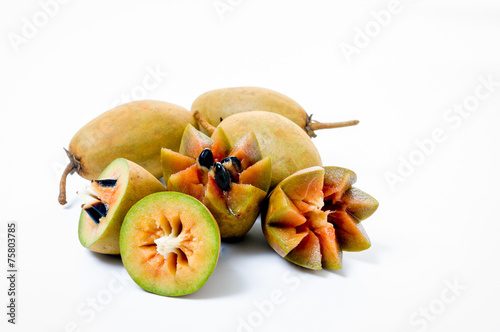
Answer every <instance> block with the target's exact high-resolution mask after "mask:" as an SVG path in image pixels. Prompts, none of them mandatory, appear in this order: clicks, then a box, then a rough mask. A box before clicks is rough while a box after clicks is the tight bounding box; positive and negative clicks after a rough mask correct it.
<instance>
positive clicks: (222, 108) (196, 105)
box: [191, 87, 309, 133]
mask: <svg viewBox="0 0 500 332" xmlns="http://www.w3.org/2000/svg"><path fill="white" fill-rule="evenodd" d="M196 110H197V111H199V112H200V113H201V114H202V116H203V117H204V118H205V119H206V120H207V121H208V122H209V123H210V124H211V125H213V126H214V127H217V126H218V125H219V123H220V122H221V121H220V118H223V119H225V118H227V117H229V116H230V115H232V114H236V113H242V112H249V111H256V110H262V111H267V112H271V113H276V114H279V115H282V116H284V117H286V118H287V119H289V120H291V121H293V122H294V123H296V124H297V125H298V126H299V127H301V128H303V129H304V130H305V128H306V125H307V123H308V118H309V116H308V115H307V113H306V111H305V110H304V109H303V108H302V106H300V105H299V104H298V103H297V102H295V101H294V100H293V99H291V98H289V97H287V96H285V95H283V94H281V93H278V92H276V91H273V90H269V89H264V88H258V87H238V88H226V89H217V90H212V91H208V92H206V93H204V94H202V95H201V96H199V97H198V98H196V100H195V101H194V102H193V105H192V106H191V111H193V112H194V111H196ZM200 129H201V130H202V131H204V129H203V128H202V127H201V126H200ZM205 133H206V132H205Z"/></svg>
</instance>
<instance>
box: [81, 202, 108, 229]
mask: <svg viewBox="0 0 500 332" xmlns="http://www.w3.org/2000/svg"><path fill="white" fill-rule="evenodd" d="M84 210H85V212H87V214H88V215H89V217H90V218H92V220H93V221H94V222H95V223H96V224H97V225H99V219H101V218H102V217H106V215H107V214H108V207H107V206H106V204H104V203H102V202H96V203H94V204H92V205H91V206H90V207H88V208H86V209H84Z"/></svg>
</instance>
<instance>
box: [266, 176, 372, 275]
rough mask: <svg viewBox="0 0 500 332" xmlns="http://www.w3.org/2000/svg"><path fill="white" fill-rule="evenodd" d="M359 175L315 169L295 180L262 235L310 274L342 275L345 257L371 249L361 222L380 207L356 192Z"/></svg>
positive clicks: (277, 192) (273, 205)
mask: <svg viewBox="0 0 500 332" xmlns="http://www.w3.org/2000/svg"><path fill="white" fill-rule="evenodd" d="M354 182H356V174H355V173H354V172H353V171H350V170H348V169H345V168H340V167H325V168H322V167H311V168H308V169H303V170H301V171H298V172H297V173H295V174H293V175H291V176H289V177H288V178H286V179H285V180H283V182H281V183H280V184H279V185H278V186H277V187H276V188H275V189H274V191H273V192H272V194H271V195H270V197H269V202H268V206H267V207H265V208H264V210H263V213H262V220H263V222H262V230H263V232H264V235H265V237H266V239H267V241H268V242H269V244H270V245H271V247H272V248H273V249H274V250H275V251H276V252H277V253H278V254H279V255H280V256H281V257H285V258H286V259H287V260H288V261H290V262H292V263H294V264H297V265H300V266H302V267H305V268H309V269H317V270H318V269H321V268H322V267H323V268H327V269H340V268H341V267H342V251H361V250H365V249H368V248H369V247H370V245H371V244H370V240H369V238H368V235H366V232H365V230H364V229H363V226H362V225H361V223H360V222H361V221H362V220H364V219H366V218H368V217H369V216H371V215H372V214H373V213H374V212H375V210H377V208H378V202H377V200H375V199H374V198H373V197H372V196H370V195H368V194H367V193H365V192H363V191H361V190H359V189H357V188H354V187H352V184H353V183H354Z"/></svg>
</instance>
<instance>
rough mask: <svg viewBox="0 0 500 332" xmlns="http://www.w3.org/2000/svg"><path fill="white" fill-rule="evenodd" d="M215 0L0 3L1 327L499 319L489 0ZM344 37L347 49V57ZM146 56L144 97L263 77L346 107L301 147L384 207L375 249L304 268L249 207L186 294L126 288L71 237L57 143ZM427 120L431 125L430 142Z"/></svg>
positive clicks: (399, 325) (335, 327)
mask: <svg viewBox="0 0 500 332" xmlns="http://www.w3.org/2000/svg"><path fill="white" fill-rule="evenodd" d="M46 1H47V0H45V1H42V2H43V3H45V2H46ZM214 3H216V2H215V1H214V0H205V1H201V0H200V1H180V0H179V1H166V0H161V1H160V0H157V1H154V0H146V1H140V2H139V1H123V0H121V1H118V0H114V1H105V2H103V1H67V3H64V4H62V3H61V4H59V5H58V7H57V10H55V9H54V8H52V10H53V13H52V17H50V18H48V20H46V21H45V20H44V19H45V18H47V17H48V16H47V14H44V11H43V9H42V7H41V5H40V4H39V2H38V1H35V0H30V1H16V2H12V1H9V2H7V1H2V4H1V8H0V22H2V23H1V31H0V37H1V38H0V43H1V50H2V52H1V54H0V56H1V58H0V60H1V61H0V84H1V94H0V96H1V108H0V112H1V120H0V148H1V154H0V160H1V162H0V171H1V173H0V175H1V178H0V179H1V180H0V183H1V187H0V188H1V192H0V195H1V196H0V204H1V206H0V211H1V217H0V220H1V225H0V227H1V229H0V235H1V238H0V239H1V241H2V245H1V248H2V249H1V252H2V254H1V256H2V257H3V258H1V261H2V264H1V266H2V270H4V271H5V270H6V265H5V260H6V259H5V256H6V253H5V250H6V249H5V248H6V245H5V243H6V240H5V236H6V235H5V234H6V224H7V222H8V221H12V220H13V221H16V222H17V223H18V228H19V233H18V237H19V239H18V243H19V259H18V264H19V271H20V274H19V279H18V289H19V296H18V304H19V307H18V325H16V326H15V327H13V326H11V325H8V324H7V323H6V318H7V316H6V315H5V311H6V308H5V307H4V305H3V304H4V303H6V301H7V295H6V291H7V284H6V279H5V278H4V277H2V278H1V280H2V282H1V283H0V286H1V287H2V288H1V289H0V294H1V295H0V303H2V308H4V309H2V310H1V315H0V317H2V318H1V320H2V322H1V324H2V325H1V326H2V330H4V326H8V331H72V330H78V331H108V330H110V329H113V331H132V330H137V331H146V330H152V329H157V330H159V331H167V330H168V331H201V330H206V331H238V330H239V331H252V330H253V331H287V330H288V331H295V330H300V329H303V330H307V331H316V330H319V329H322V330H327V331H366V330H368V329H370V330H372V331H424V330H427V331H445V330H446V331H472V330H477V331H498V330H500V319H499V318H498V312H499V309H500V305H499V300H498V299H499V297H500V287H499V279H500V269H499V267H498V253H499V250H498V239H499V235H500V225H499V221H500V220H499V217H498V214H497V212H498V207H499V203H498V201H499V198H500V195H499V194H498V190H499V187H500V179H499V175H498V173H499V169H500V159H499V152H498V151H499V149H498V141H499V138H500V135H499V129H498V127H499V126H498V124H499V120H500V115H499V106H500V86H499V85H498V83H494V84H493V85H495V84H496V86H493V87H490V88H491V91H488V90H487V89H486V88H485V87H479V88H478V86H481V79H482V78H483V79H485V80H487V79H490V80H492V81H494V82H500V62H499V61H500V43H499V42H500V39H499V38H500V5H499V4H498V3H496V4H494V3H495V2H494V1H486V0H482V1H481V0H470V1H465V0H462V1H457V0H454V1H452V0H449V1H444V0H443V1H431V0H421V1H418V0H406V1H401V2H400V5H399V7H398V9H397V10H396V11H397V13H395V14H391V17H390V20H389V19H388V18H387V17H385V19H386V21H388V20H389V21H390V22H388V23H387V24H385V26H383V27H380V24H379V23H376V22H377V21H376V20H375V18H374V16H373V15H374V14H373V13H377V12H380V11H382V10H387V8H388V6H389V5H388V3H389V2H388V1H360V0H358V1H349V2H347V1H346V2H342V3H340V2H339V1H335V2H333V1H326V0H324V1H315V2H314V3H313V2H312V1H292V0H281V1H264V0H253V1H250V0H238V1H237V0H232V1H230V0H222V3H226V4H227V3H230V6H231V9H232V10H231V11H227V12H224V13H222V14H221V13H218V12H217V11H216V9H215V8H214ZM30 22H31V23H30ZM33 22H34V23H35V24H37V25H38V27H37V28H36V30H35V31H33V30H32V31H28V30H29V29H28V30H27V28H26V26H27V25H30V24H32V23H33ZM367 28H368V29H372V30H370V31H369V34H370V35H371V36H369V37H367V39H365V40H363V37H360V32H359V31H360V30H365V29H367ZM23 29H24V35H23ZM27 31H28V32H27ZM16 38H17V39H16ZM20 38H24V39H20ZM12 40H17V41H18V42H19V40H21V42H19V43H20V44H16V43H15V42H12ZM355 42H356V43H357V44H355ZM347 44H349V45H351V47H357V46H356V45H358V46H359V47H357V53H354V54H352V55H351V56H346V55H345V54H344V53H343V52H342V48H341V47H344V48H345V47H347V46H346V45H347ZM351 50H352V49H351ZM151 70H153V71H154V70H159V71H160V72H161V73H162V74H161V75H159V77H158V81H157V84H156V86H155V87H154V88H152V89H149V90H147V91H144V90H143V91H142V92H145V93H143V94H142V95H141V94H140V93H139V97H140V98H149V99H159V100H165V101H169V102H172V103H175V104H178V105H182V106H184V107H186V108H188V109H189V108H190V106H191V103H192V101H193V100H194V99H195V98H196V97H197V96H198V95H200V94H201V93H203V92H205V91H208V90H211V89H215V88H221V87H230V86H262V87H267V88H271V89H274V90H277V91H279V92H282V93H284V94H286V95H288V96H290V97H292V98H294V99H295V100H296V101H298V102H299V103H300V104H301V105H302V106H303V107H304V108H305V109H306V110H307V111H308V112H309V113H313V114H314V115H315V118H316V119H318V120H322V121H343V120H350V119H359V120H360V121H361V122H360V124H359V125H358V126H357V127H354V128H345V129H338V130H331V131H323V132H319V133H318V137H317V138H316V139H314V142H315V143H316V144H317V147H318V149H319V151H320V153H321V155H322V158H323V162H324V164H325V165H337V166H344V167H347V168H350V169H352V170H354V171H356V173H357V174H358V183H357V186H358V187H359V188H361V189H363V190H365V191H366V192H368V193H370V194H372V195H373V196H375V197H376V198H377V199H378V200H379V201H380V208H379V210H378V211H377V212H376V213H375V214H374V215H373V216H372V217H371V218H369V219H368V220H367V221H366V222H364V225H365V228H366V230H367V232H368V234H369V235H370V238H371V240H372V248H371V249H369V250H367V251H365V252H361V253H346V254H345V256H344V261H343V265H344V267H343V268H342V270H340V271H336V272H330V271H318V272H310V271H306V270H303V269H301V268H298V267H295V266H294V265H291V264H289V263H288V262H286V261H285V260H284V259H282V258H280V257H279V256H278V255H277V254H275V253H274V252H273V251H272V249H270V247H269V246H268V245H267V243H266V241H265V239H264V237H263V235H262V234H261V231H260V221H257V224H256V227H254V228H253V229H252V231H251V233H250V234H249V235H248V236H247V238H246V239H245V241H244V242H242V243H238V244H230V245H227V244H225V245H224V246H223V251H222V253H221V256H220V260H219V264H218V266H217V268H216V270H215V272H214V274H213V275H212V277H211V278H210V279H209V281H208V282H207V284H206V285H205V286H204V287H203V288H202V289H201V290H200V291H198V292H197V293H195V294H192V295H190V296H186V297H183V298H166V297H161V296H156V295H153V294H149V293H147V292H145V291H142V289H140V288H139V287H138V286H136V285H135V284H133V282H132V281H131V279H129V278H128V276H127V275H126V272H125V270H124V268H123V266H122V265H121V262H120V259H119V258H114V257H106V256H101V255H98V254H93V253H92V252H90V251H88V250H86V249H84V248H83V247H82V246H81V245H80V243H79V241H78V236H77V224H78V216H79V211H80V210H79V202H78V200H77V199H76V197H75V192H76V190H77V189H78V188H79V187H80V186H82V185H84V184H85V181H84V180H82V179H80V178H78V177H77V176H75V175H74V176H71V177H70V178H69V180H68V195H69V204H68V205H67V206H65V207H61V206H60V205H59V204H58V203H57V194H58V182H59V178H60V174H61V172H62V168H63V167H64V166H65V165H66V163H67V159H66V156H65V154H64V152H63V149H62V148H63V147H67V146H68V143H69V141H70V139H71V137H72V136H73V135H74V133H75V132H76V131H77V130H78V129H79V128H80V127H82V126H83V125H84V124H86V123H87V122H88V121H90V120H91V119H93V118H94V117H96V116H97V115H99V114H101V113H102V112H104V111H106V110H108V109H109V108H111V107H112V106H114V105H115V104H117V103H120V102H122V101H126V100H125V99H122V97H121V96H122V95H130V94H131V92H135V95H136V96H137V94H138V91H141V87H142V84H143V83H142V82H143V80H144V79H145V78H146V77H147V76H148V75H150V74H149V71H151ZM165 73H168V75H166V74H165ZM476 89H479V90H477V91H479V92H481V93H482V94H480V95H479V96H480V97H481V99H482V100H478V99H477V97H476ZM476 101H478V103H477V104H474V103H475V102H476ZM464 103H468V105H469V106H467V107H468V108H469V111H466V112H464V113H463V115H462V116H458V115H457V114H455V113H452V112H453V107H454V105H463V104H464ZM436 130H437V131H439V132H441V136H442V139H441V140H439V142H434V143H429V141H428V140H429V139H431V138H432V135H433V132H435V131H436ZM423 141H425V142H427V145H425V146H426V148H424V149H426V150H427V154H424V152H422V148H419V144H418V143H417V142H423ZM420 145H422V144H420ZM297 158H300V156H297ZM404 160H406V162H405V161H404ZM409 160H412V161H411V162H412V163H413V164H414V166H410V167H409V166H408V165H406V166H402V165H403V164H405V163H407V162H409ZM398 168H399V170H398ZM389 174H391V175H389ZM388 176H392V177H394V176H400V178H398V179H399V181H398V182H397V183H394V182H391V181H389V180H388V178H387V177H388ZM1 275H4V273H2V274H1ZM122 275H125V276H124V277H122ZM450 284H458V285H459V287H458V288H457V286H450ZM450 287H451V288H450ZM112 291H113V292H112ZM274 294H281V297H280V299H281V301H280V302H279V303H277V304H275V305H273V306H272V307H270V306H269V301H270V300H271V299H272V298H273V296H274ZM92 299H96V300H95V301H97V302H96V303H97V307H96V308H95V309H92V306H91V305H90V301H92ZM259 303H260V304H261V306H263V307H264V309H263V311H265V314H266V315H264V314H262V313H261V311H262V309H261V311H259V308H258V307H259ZM424 311H427V312H428V314H427V316H426V315H425V314H423V312H424ZM245 324H249V325H245ZM76 328H78V329H76Z"/></svg>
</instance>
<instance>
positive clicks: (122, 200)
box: [78, 158, 167, 254]
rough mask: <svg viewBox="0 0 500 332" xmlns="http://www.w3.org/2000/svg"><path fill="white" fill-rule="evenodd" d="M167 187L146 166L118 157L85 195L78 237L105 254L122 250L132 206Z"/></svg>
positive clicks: (96, 250) (83, 243)
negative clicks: (124, 227) (124, 225)
mask: <svg viewBox="0 0 500 332" xmlns="http://www.w3.org/2000/svg"><path fill="white" fill-rule="evenodd" d="M166 190H167V188H165V186H163V184H162V183H161V182H160V181H158V179H157V178H155V177H154V176H153V175H152V174H151V173H149V172H148V171H146V170H145V169H144V168H143V167H141V166H139V165H137V164H136V163H134V162H131V161H130V160H127V159H124V158H118V159H116V160H114V161H113V162H112V163H111V164H109V166H108V167H106V169H105V170H104V171H103V172H102V173H101V174H100V175H99V177H98V178H97V179H95V180H94V179H93V180H92V182H91V184H90V186H89V187H87V190H86V191H87V192H85V191H83V192H82V191H80V192H78V195H79V196H80V197H81V198H82V199H83V201H84V204H83V206H82V208H83V209H82V212H81V214H80V223H79V226H78V237H79V238H80V243H81V244H82V245H83V246H84V247H85V248H88V249H90V250H92V251H95V252H99V253H102V254H119V253H120V244H119V238H120V228H121V225H122V223H123V219H124V218H125V215H126V214H127V212H128V210H129V209H130V208H131V207H132V206H133V205H134V204H135V203H137V202H138V201H139V200H140V199H142V198H144V197H146V196H148V195H150V194H154V193H157V192H160V191H166Z"/></svg>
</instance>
